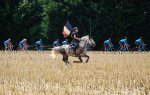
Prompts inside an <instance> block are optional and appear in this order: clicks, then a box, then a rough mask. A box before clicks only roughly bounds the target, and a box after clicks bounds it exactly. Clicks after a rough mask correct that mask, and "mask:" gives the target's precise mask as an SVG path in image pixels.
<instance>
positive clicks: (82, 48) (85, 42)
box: [51, 35, 96, 64]
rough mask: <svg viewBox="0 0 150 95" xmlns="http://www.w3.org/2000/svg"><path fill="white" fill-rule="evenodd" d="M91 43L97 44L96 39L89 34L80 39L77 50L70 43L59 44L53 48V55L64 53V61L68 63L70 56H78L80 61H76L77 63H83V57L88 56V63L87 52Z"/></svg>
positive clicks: (93, 45) (53, 56) (92, 44)
mask: <svg viewBox="0 0 150 95" xmlns="http://www.w3.org/2000/svg"><path fill="white" fill-rule="evenodd" d="M89 45H90V46H92V47H95V46H96V44H95V42H94V40H93V39H92V38H91V37H90V36H89V35H87V36H84V37H82V38H81V39H80V41H79V44H78V46H77V49H76V50H75V51H74V49H73V48H71V46H70V45H62V46H57V47H54V48H53V49H52V53H51V57H52V58H55V57H56V55H55V54H61V55H63V59H62V61H64V62H65V63H66V64H67V63H70V62H69V61H68V58H69V56H72V57H78V58H79V61H74V62H76V63H82V62H83V60H82V57H86V58H87V59H86V63H88V61H89V56H88V55H87V54H86V53H87V50H88V46H89Z"/></svg>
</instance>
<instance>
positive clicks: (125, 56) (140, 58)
mask: <svg viewBox="0 0 150 95" xmlns="http://www.w3.org/2000/svg"><path fill="white" fill-rule="evenodd" d="M88 55H90V61H89V63H82V64H75V63H72V64H70V65H65V64H64V63H63V62H62V61H61V55H57V58H56V59H51V58H50V52H48V51H45V52H43V53H41V52H35V51H30V52H28V53H26V52H17V53H16V52H2V51H1V52H0V95H150V53H149V52H146V53H137V52H135V53H130V52H126V53H117V52H116V53H113V52H112V53H103V52H89V53H88ZM73 60H77V58H72V57H70V58H69V61H70V62H73Z"/></svg>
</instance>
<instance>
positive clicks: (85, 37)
mask: <svg viewBox="0 0 150 95" xmlns="http://www.w3.org/2000/svg"><path fill="white" fill-rule="evenodd" d="M81 40H82V41H84V42H86V43H87V44H88V45H91V46H93V47H95V46H96V43H95V41H94V40H93V38H92V37H91V36H89V35H87V36H84V37H82V38H81Z"/></svg>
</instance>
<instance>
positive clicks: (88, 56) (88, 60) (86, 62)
mask: <svg viewBox="0 0 150 95" xmlns="http://www.w3.org/2000/svg"><path fill="white" fill-rule="evenodd" d="M83 57H86V58H87V60H86V63H88V61H89V58H90V57H89V56H88V55H84V56H83Z"/></svg>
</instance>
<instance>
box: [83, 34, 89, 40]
mask: <svg viewBox="0 0 150 95" xmlns="http://www.w3.org/2000/svg"><path fill="white" fill-rule="evenodd" d="M87 39H89V36H88V35H87V36H83V37H81V40H87Z"/></svg>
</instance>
